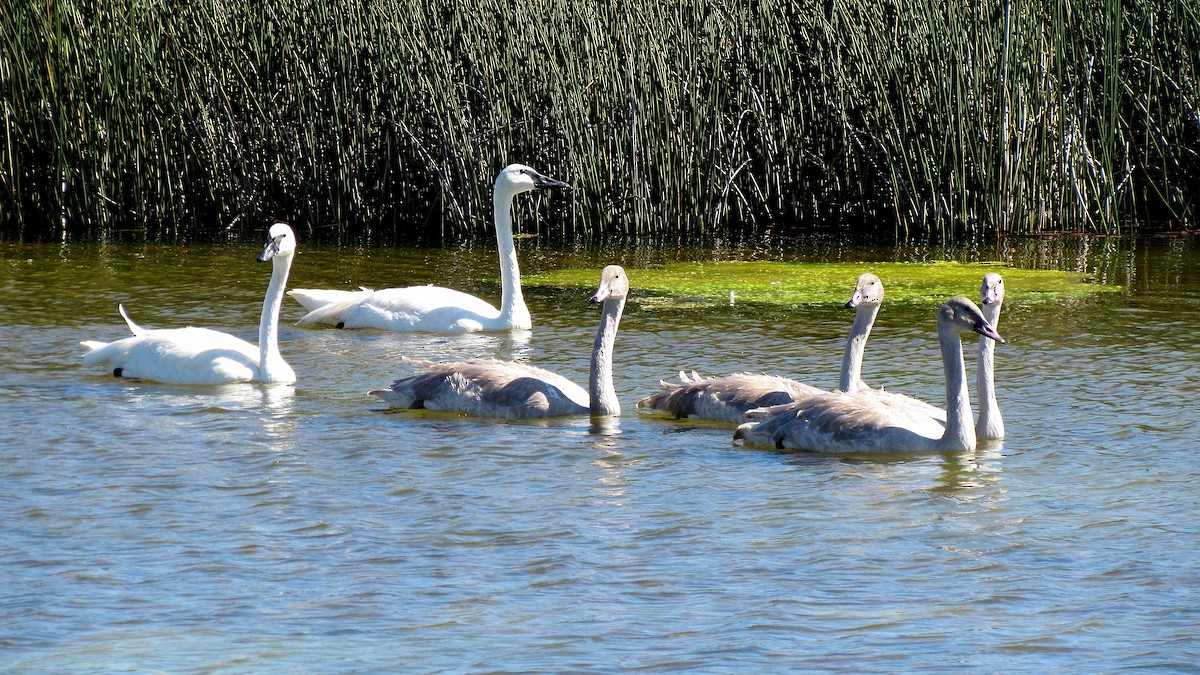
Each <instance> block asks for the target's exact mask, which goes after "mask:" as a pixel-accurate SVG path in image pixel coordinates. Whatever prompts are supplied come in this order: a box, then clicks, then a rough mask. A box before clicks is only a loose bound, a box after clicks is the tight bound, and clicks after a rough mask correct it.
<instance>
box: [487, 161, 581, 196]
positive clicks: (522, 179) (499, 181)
mask: <svg viewBox="0 0 1200 675" xmlns="http://www.w3.org/2000/svg"><path fill="white" fill-rule="evenodd" d="M547 188H563V189H567V190H569V189H571V186H570V185H567V184H566V183H564V182H562V181H560V180H555V179H553V178H551V177H549V176H547V175H544V174H542V173H539V172H538V171H537V170H535V169H531V168H529V167H527V166H525V165H524V164H509V165H508V166H506V167H504V170H503V171H501V172H500V174H499V175H498V176H496V192H497V193H504V194H508V195H517V194H521V193H522V192H529V191H530V190H544V189H547Z"/></svg>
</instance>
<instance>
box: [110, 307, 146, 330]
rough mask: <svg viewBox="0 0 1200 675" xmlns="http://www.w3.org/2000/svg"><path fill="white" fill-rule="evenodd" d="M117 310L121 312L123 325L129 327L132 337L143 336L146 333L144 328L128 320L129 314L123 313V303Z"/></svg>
mask: <svg viewBox="0 0 1200 675" xmlns="http://www.w3.org/2000/svg"><path fill="white" fill-rule="evenodd" d="M117 309H118V310H120V312H121V318H123V319H125V323H126V324H127V325H128V326H129V332H131V333H133V334H134V335H144V334H145V333H146V329H145V328H142V327H141V326H139V325H137V323H136V322H134V320H133V319H131V318H129V312H127V311H125V304H124V303H122V304H119V305H117Z"/></svg>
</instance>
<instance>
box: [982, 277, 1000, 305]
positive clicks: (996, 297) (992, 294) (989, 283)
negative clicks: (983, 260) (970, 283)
mask: <svg viewBox="0 0 1200 675" xmlns="http://www.w3.org/2000/svg"><path fill="white" fill-rule="evenodd" d="M979 299H980V300H981V301H982V302H983V304H985V305H995V304H1000V303H1003V302H1004V277H1002V276H1000V275H999V274H996V273H995V272H988V273H987V274H985V275H983V286H981V287H980V289H979Z"/></svg>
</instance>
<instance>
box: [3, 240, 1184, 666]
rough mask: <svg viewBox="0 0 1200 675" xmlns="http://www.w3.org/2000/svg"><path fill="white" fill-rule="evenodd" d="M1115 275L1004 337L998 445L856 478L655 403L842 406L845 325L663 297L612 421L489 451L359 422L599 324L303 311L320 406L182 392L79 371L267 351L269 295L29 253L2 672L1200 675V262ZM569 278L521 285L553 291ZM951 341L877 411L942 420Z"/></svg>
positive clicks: (410, 418) (866, 468) (16, 306)
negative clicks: (682, 389) (924, 403)
mask: <svg viewBox="0 0 1200 675" xmlns="http://www.w3.org/2000/svg"><path fill="white" fill-rule="evenodd" d="M1118 246H1131V247H1132V246H1134V244H1133V243H1128V242H1127V243H1124V244H1118ZM1021 251H1024V252H1025V253H1021ZM1021 251H1018V252H1017V253H1014V255H1013V259H1014V262H1018V263H1021V264H1043V263H1038V262H1037V261H1032V262H1031V261H1030V260H1029V256H1028V255H1027V254H1028V249H1022V250H1021ZM1122 251H1124V252H1122ZM1122 251H1118V252H1117V254H1116V255H1118V258H1119V259H1118V262H1116V263H1112V262H1111V260H1110V259H1109V258H1107V257H1104V256H1109V255H1110V254H1109V253H1102V252H1101V253H1093V252H1081V253H1079V254H1078V260H1079V262H1078V265H1079V266H1081V267H1084V268H1089V269H1084V270H1083V271H1094V272H1098V273H1101V274H1102V275H1104V276H1108V277H1111V278H1109V279H1108V280H1109V281H1112V282H1114V283H1118V284H1121V285H1123V286H1124V290H1123V292H1121V293H1117V294H1108V295H1106V296H1103V297H1101V298H1098V299H1092V300H1087V299H1085V300H1074V301H1070V302H1066V303H1059V304H1051V305H1046V304H1034V303H1032V302H1028V303H1025V304H1022V303H1021V302H1017V301H1013V300H1010V302H1009V303H1008V304H1007V305H1006V309H1005V314H1004V316H1003V317H1002V319H1001V326H1000V330H1001V333H1003V334H1004V336H1005V337H1006V338H1007V339H1008V340H1009V345H1007V346H1006V347H1002V348H1001V350H1000V351H999V353H998V361H997V363H998V365H997V370H998V380H999V382H1000V384H999V391H1000V396H1001V405H1002V408H1003V410H1004V417H1005V422H1006V426H1007V430H1008V438H1007V439H1005V440H1004V441H1002V442H994V443H990V444H986V445H984V446H983V447H981V448H980V449H979V450H977V451H975V452H973V453H965V454H949V455H908V456H899V457H831V456H820V455H810V454H802V453H782V452H764V451H754V450H745V449H742V448H736V447H733V446H732V445H731V444H730V429H728V428H727V427H723V426H718V425H693V424H685V423H680V422H674V421H670V420H664V419H660V418H654V417H649V416H646V415H644V414H640V413H638V412H637V411H636V410H635V409H634V406H633V404H634V402H635V401H636V400H637V399H638V398H640V397H641V396H644V395H646V394H648V393H651V392H652V391H654V389H655V388H656V386H657V381H658V380H659V379H660V378H671V377H673V374H674V373H675V372H677V371H678V370H679V369H681V368H687V369H692V368H694V369H696V370H698V371H700V372H702V373H704V374H710V375H711V374H720V373H724V372H729V371H731V370H742V369H745V370H756V371H768V372H775V373H779V374H784V375H794V376H804V377H805V378H806V379H808V380H809V381H811V382H813V383H814V384H818V385H821V386H834V385H836V379H837V366H836V364H837V361H838V359H839V358H840V355H841V342H842V340H843V339H844V336H845V331H846V330H847V329H848V326H849V317H848V315H847V313H846V312H845V310H842V309H840V308H837V307H832V308H821V307H807V308H793V309H790V310H788V311H784V312H780V313H779V314H778V315H769V316H768V315H767V314H770V312H768V311H766V310H763V309H762V308H746V307H737V306H735V307H712V308H708V309H701V310H696V311H689V312H682V313H681V312H669V311H667V310H664V309H662V308H661V305H659V304H656V305H653V306H651V305H646V306H644V307H643V306H642V305H640V304H639V302H638V299H637V298H636V297H635V298H634V300H633V301H632V302H631V304H630V306H629V308H628V310H627V314H626V317H625V320H624V321H623V323H622V326H621V333H620V335H619V337H618V344H617V354H616V363H617V388H618V393H619V394H620V397H621V402H622V404H623V406H624V407H625V411H624V414H623V415H622V416H621V417H620V418H616V419H606V420H589V419H562V420H554V421H549V422H541V423H513V422H490V421H479V420H471V419H465V418H457V417H448V416H439V415H435V414H430V413H397V412H386V411H384V410H383V408H382V404H381V403H380V402H379V401H377V400H376V399H375V398H373V397H369V396H366V394H365V392H366V391H367V390H369V389H371V388H376V387H379V386H383V385H386V384H388V383H389V382H390V381H391V379H393V378H394V377H396V376H398V375H401V374H404V373H407V372H410V370H409V368H410V367H409V366H405V365H404V364H402V363H400V360H399V359H400V357H401V356H402V355H408V356H418V357H425V358H433V359H439V360H440V359H451V358H459V357H470V356H490V355H499V356H502V357H504V358H521V359H526V360H529V361H531V362H534V363H537V364H539V365H546V366H549V367H552V368H553V369H555V370H557V371H558V372H560V373H562V374H564V375H567V376H570V377H573V378H574V379H576V381H581V382H582V381H586V376H587V352H588V349H589V348H590V345H591V337H592V333H593V332H594V327H595V321H596V317H597V313H596V311H595V308H594V307H589V306H588V305H587V303H586V297H587V295H588V294H590V292H588V293H582V294H580V293H575V294H573V293H570V292H548V291H530V292H529V297H528V299H529V302H530V307H531V311H532V312H533V314H534V317H535V330H534V331H533V332H532V333H531V334H529V335H521V334H517V335H503V334H501V335H495V334H489V335H473V336H457V337H456V336H438V335H425V334H416V335H403V334H387V333H380V332H368V331H358V332H354V331H337V330H333V329H307V328H299V327H296V326H294V325H292V323H293V322H294V321H295V320H296V319H297V318H299V316H301V315H302V314H303V312H302V310H301V309H300V308H299V307H298V306H297V305H295V304H294V303H291V301H289V302H288V304H287V305H286V306H285V312H284V315H285V325H284V328H283V331H282V339H283V345H282V349H283V352H284V355H285V357H286V358H287V359H288V361H289V362H290V363H291V364H292V366H293V367H294V368H295V370H296V372H297V374H298V376H299V378H300V379H299V382H298V383H297V385H296V386H295V387H283V388H279V387H258V386H253V385H238V386H228V387H169V386H160V385H152V384H144V383H135V382H129V381H125V380H119V379H115V378H112V377H111V376H106V375H104V374H103V373H94V372H88V371H86V370H85V369H83V368H82V366H81V365H80V358H81V354H82V352H83V350H82V348H80V347H79V346H78V344H77V343H78V341H79V340H81V339H114V338H117V337H121V336H123V335H124V333H125V330H126V329H125V327H124V325H123V322H122V321H121V319H120V317H119V316H118V315H117V313H116V303H117V302H121V301H123V302H126V303H127V304H128V305H129V306H130V310H131V312H132V313H133V315H134V318H135V319H137V320H138V321H139V322H140V323H143V324H144V325H147V326H152V327H168V326H179V325H186V324H189V323H192V324H197V325H206V326H209V327H215V328H223V329H225V330H229V331H230V332H234V333H235V334H238V335H241V336H243V337H246V338H250V339H253V337H254V333H255V330H256V325H257V315H258V309H259V303H260V302H261V295H262V291H263V288H264V287H265V283H266V276H265V275H266V273H265V272H264V271H263V269H262V268H261V267H254V266H253V264H252V263H248V264H244V262H245V260H246V256H247V254H248V255H249V256H250V257H251V258H252V257H253V254H254V251H253V250H252V249H251V248H250V247H228V248H212V249H207V248H192V249H190V250H186V251H181V250H179V249H158V248H154V247H141V248H139V247H120V246H116V247H114V246H105V247H87V246H78V247H66V248H62V249H60V248H58V247H53V248H47V247H39V246H15V245H10V246H8V248H5V249H3V254H4V255H3V261H2V262H3V264H2V265H0V289H2V290H3V294H2V295H0V302H2V303H3V308H4V309H5V315H6V317H7V321H5V322H4V325H3V326H0V343H2V344H3V345H4V347H5V348H4V349H3V350H0V396H2V397H3V401H4V405H3V406H2V407H0V485H3V487H4V489H3V490H2V491H0V508H2V512H3V513H4V514H5V516H6V518H5V526H4V527H3V528H2V529H0V578H2V579H3V580H4V583H3V586H2V590H0V665H3V667H4V669H5V670H6V671H8V672H33V673H42V672H45V673H58V672H65V671H80V670H89V669H90V670H99V671H122V670H131V671H134V672H148V671H160V672H173V673H176V672H213V671H220V672H263V671H269V672H322V673H325V672H370V671H380V670H402V671H406V672H431V671H447V670H448V671H560V672H561V671H576V670H584V671H619V670H640V669H654V670H666V671H695V672H727V671H772V672H782V671H796V670H849V671H855V672H929V671H939V670H940V671H955V672H961V671H978V672H1045V671H1059V672H1100V671H1116V670H1124V669H1133V668H1138V669H1149V670H1152V671H1167V670H1179V671H1193V672H1194V671H1195V669H1196V665H1195V664H1197V663H1200V645H1198V644H1197V636H1198V635H1200V609H1198V607H1200V518H1198V517H1197V516H1198V514H1200V497H1198V495H1200V490H1198V489H1197V487H1196V486H1197V485H1198V484H1200V475H1198V473H1200V472H1198V470H1197V463H1196V461H1195V454H1196V451H1197V449H1198V442H1197V439H1198V438H1200V437H1198V436H1197V433H1196V423H1197V421H1198V419H1197V418H1198V417H1200V414H1198V410H1200V408H1198V407H1197V405H1196V400H1197V397H1198V395H1200V366H1197V365H1196V364H1197V360H1198V359H1200V349H1198V348H1197V347H1196V344H1195V343H1196V340H1195V334H1196V331H1197V329H1198V328H1200V320H1198V319H1197V318H1196V317H1197V316H1200V312H1198V310H1200V300H1198V299H1197V297H1196V296H1195V290H1196V289H1197V288H1200V271H1198V269H1200V268H1198V263H1200V253H1198V250H1197V246H1196V245H1195V244H1194V243H1192V242H1188V241H1186V240H1183V241H1171V242H1166V243H1149V244H1148V243H1138V244H1137V245H1136V247H1135V248H1134V250H1131V251H1125V250H1124V249H1122ZM494 255H495V254H494V252H489V251H487V250H481V251H456V252H447V253H438V252H403V251H395V252H378V251H376V252H369V253H363V252H355V251H346V250H341V251H338V250H332V249H328V250H326V249H315V248H312V247H310V248H309V249H307V250H306V251H304V254H303V255H301V256H300V257H299V258H298V259H297V263H296V267H295V269H294V271H293V285H317V284H315V283H313V284H310V282H313V281H314V279H315V280H316V281H319V282H321V283H320V284H319V285H322V286H326V287H336V286H352V285H356V284H359V283H362V284H376V285H386V284H389V283H391V284H396V285H400V284H405V283H418V282H424V281H428V280H430V278H429V276H428V275H429V274H431V273H432V274H435V275H437V277H436V278H437V280H439V281H442V282H445V283H450V284H453V285H456V286H458V287H462V288H466V289H467V290H472V291H476V292H480V293H483V294H485V295H486V294H489V293H490V294H492V296H493V297H494V294H495V293H496V292H497V291H496V290H495V281H494V271H492V272H489V269H494ZM575 255H581V256H582V257H583V258H587V255H588V254H561V255H560V254H558V253H554V252H546V253H545V254H544V255H540V254H539V253H538V252H537V251H536V250H535V251H532V252H531V251H523V252H522V256H523V262H526V268H527V269H528V268H530V267H533V268H536V267H537V266H538V265H543V266H550V265H556V264H560V263H561V262H562V260H563V259H564V258H571V257H572V256H575ZM837 255H838V256H840V257H841V258H842V259H855V258H854V256H856V255H860V253H857V252H855V251H851V250H848V251H842V252H840V253H838V254H837ZM872 255H876V256H877V255H878V253H877V252H876V253H872ZM895 255H896V256H899V257H902V256H904V255H909V253H908V252H897V253H896V254H895ZM961 255H963V256H966V257H968V258H969V257H971V256H972V255H974V254H972V253H971V252H969V251H968V252H961ZM1023 255H1024V256H1025V257H1022V256H1023ZM1097 256H1101V257H1102V258H1103V259H1099V260H1098V258H1097ZM526 259H528V260H526ZM349 260H352V261H353V264H354V266H353V267H352V268H348V267H347V266H346V264H345V263H346V261H349ZM1106 261H1107V262H1106ZM594 262H595V263H597V265H596V266H597V269H598V268H599V264H598V263H600V262H608V260H607V259H605V260H595V261H594ZM624 262H625V263H626V265H627V267H628V268H629V271H630V278H631V280H632V281H633V283H634V286H635V287H636V283H637V276H636V272H637V269H636V264H635V263H633V262H631V261H629V260H626V261H624ZM1075 265H1076V263H1074V262H1069V264H1061V266H1067V267H1073V266H1075ZM456 270H457V271H456ZM431 271H432V272H431ZM489 274H490V275H492V276H489ZM422 275H425V276H424V277H423V276H422ZM455 282H461V283H455ZM852 283H853V280H848V282H847V285H848V286H847V294H848V293H849V291H850V290H851V288H850V286H851V285H852ZM885 283H886V279H885ZM970 290H973V289H964V292H968V291H970ZM1009 290H1010V293H1012V291H1013V289H1012V288H1010V289H1009ZM575 295H579V297H575ZM926 314H927V312H922V311H918V309H917V308H912V307H908V308H905V307H901V306H894V307H893V306H889V305H887V304H885V306H884V310H883V312H881V314H880V319H879V323H878V324H877V326H876V329H875V332H874V333H873V334H872V338H871V345H870V347H869V351H868V356H867V363H866V369H865V372H864V376H865V377H866V379H867V380H868V381H870V382H871V383H872V384H881V385H886V386H888V388H889V389H894V390H898V391H904V392H906V393H911V394H913V395H917V396H920V397H922V398H926V399H927V400H934V401H937V400H939V393H938V392H939V387H940V386H941V370H940V367H939V366H938V363H937V361H936V359H937V351H936V343H935V341H934V338H933V335H932V330H931V328H930V325H929V324H931V321H930V320H929V317H928V316H926ZM814 374H816V375H814ZM971 382H972V384H973V382H974V381H973V379H972V381H971Z"/></svg>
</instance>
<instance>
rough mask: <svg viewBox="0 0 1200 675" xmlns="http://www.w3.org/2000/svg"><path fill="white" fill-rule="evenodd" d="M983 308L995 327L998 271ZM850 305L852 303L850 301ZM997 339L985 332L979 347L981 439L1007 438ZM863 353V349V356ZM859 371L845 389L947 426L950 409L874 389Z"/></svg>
mask: <svg viewBox="0 0 1200 675" xmlns="http://www.w3.org/2000/svg"><path fill="white" fill-rule="evenodd" d="M979 299H980V304H979V310H980V312H982V313H983V316H984V318H985V319H987V321H988V323H989V324H991V326H992V328H993V330H995V329H996V328H997V325H998V322H999V320H1000V307H1001V305H1002V304H1003V302H1004V279H1003V278H1002V277H1001V276H1000V275H999V274H996V273H995V272H989V273H987V274H985V275H984V277H983V284H982V286H981V287H980V290H979ZM847 306H849V304H847ZM995 349H996V341H995V340H993V339H991V338H989V337H987V336H984V335H981V336H979V347H978V371H977V373H976V388H977V389H978V391H979V420H978V422H977V423H976V425H975V430H976V433H975V435H976V439H977V440H993V439H1000V438H1004V421H1003V420H1002V419H1001V417H1000V406H999V404H998V403H997V401H996V385H995V375H994V363H995ZM861 354H862V352H861V350H860V351H859V355H860V356H861ZM857 375H858V370H857V369H856V370H854V371H853V372H852V374H851V378H850V379H851V380H854V381H851V382H850V387H849V388H847V386H846V384H847V379H846V377H845V376H843V380H842V383H843V386H842V391H852V392H856V393H860V394H862V395H864V396H873V397H875V399H876V402H877V403H878V405H880V406H888V407H889V408H891V409H892V410H893V411H894V412H895V413H897V414H906V415H908V416H910V418H911V419H912V421H913V422H914V424H922V425H929V426H928V429H930V430H933V428H934V427H933V426H932V424H934V423H936V424H937V425H939V426H940V427H942V428H943V429H944V428H945V426H946V411H945V410H943V409H941V408H938V407H937V406H934V405H930V404H929V403H926V402H925V401H922V400H920V399H916V398H912V397H911V396H906V395H904V394H899V393H896V392H890V391H884V390H882V389H871V388H870V387H868V386H867V385H866V384H864V383H863V382H862V381H861V379H858V378H857Z"/></svg>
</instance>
